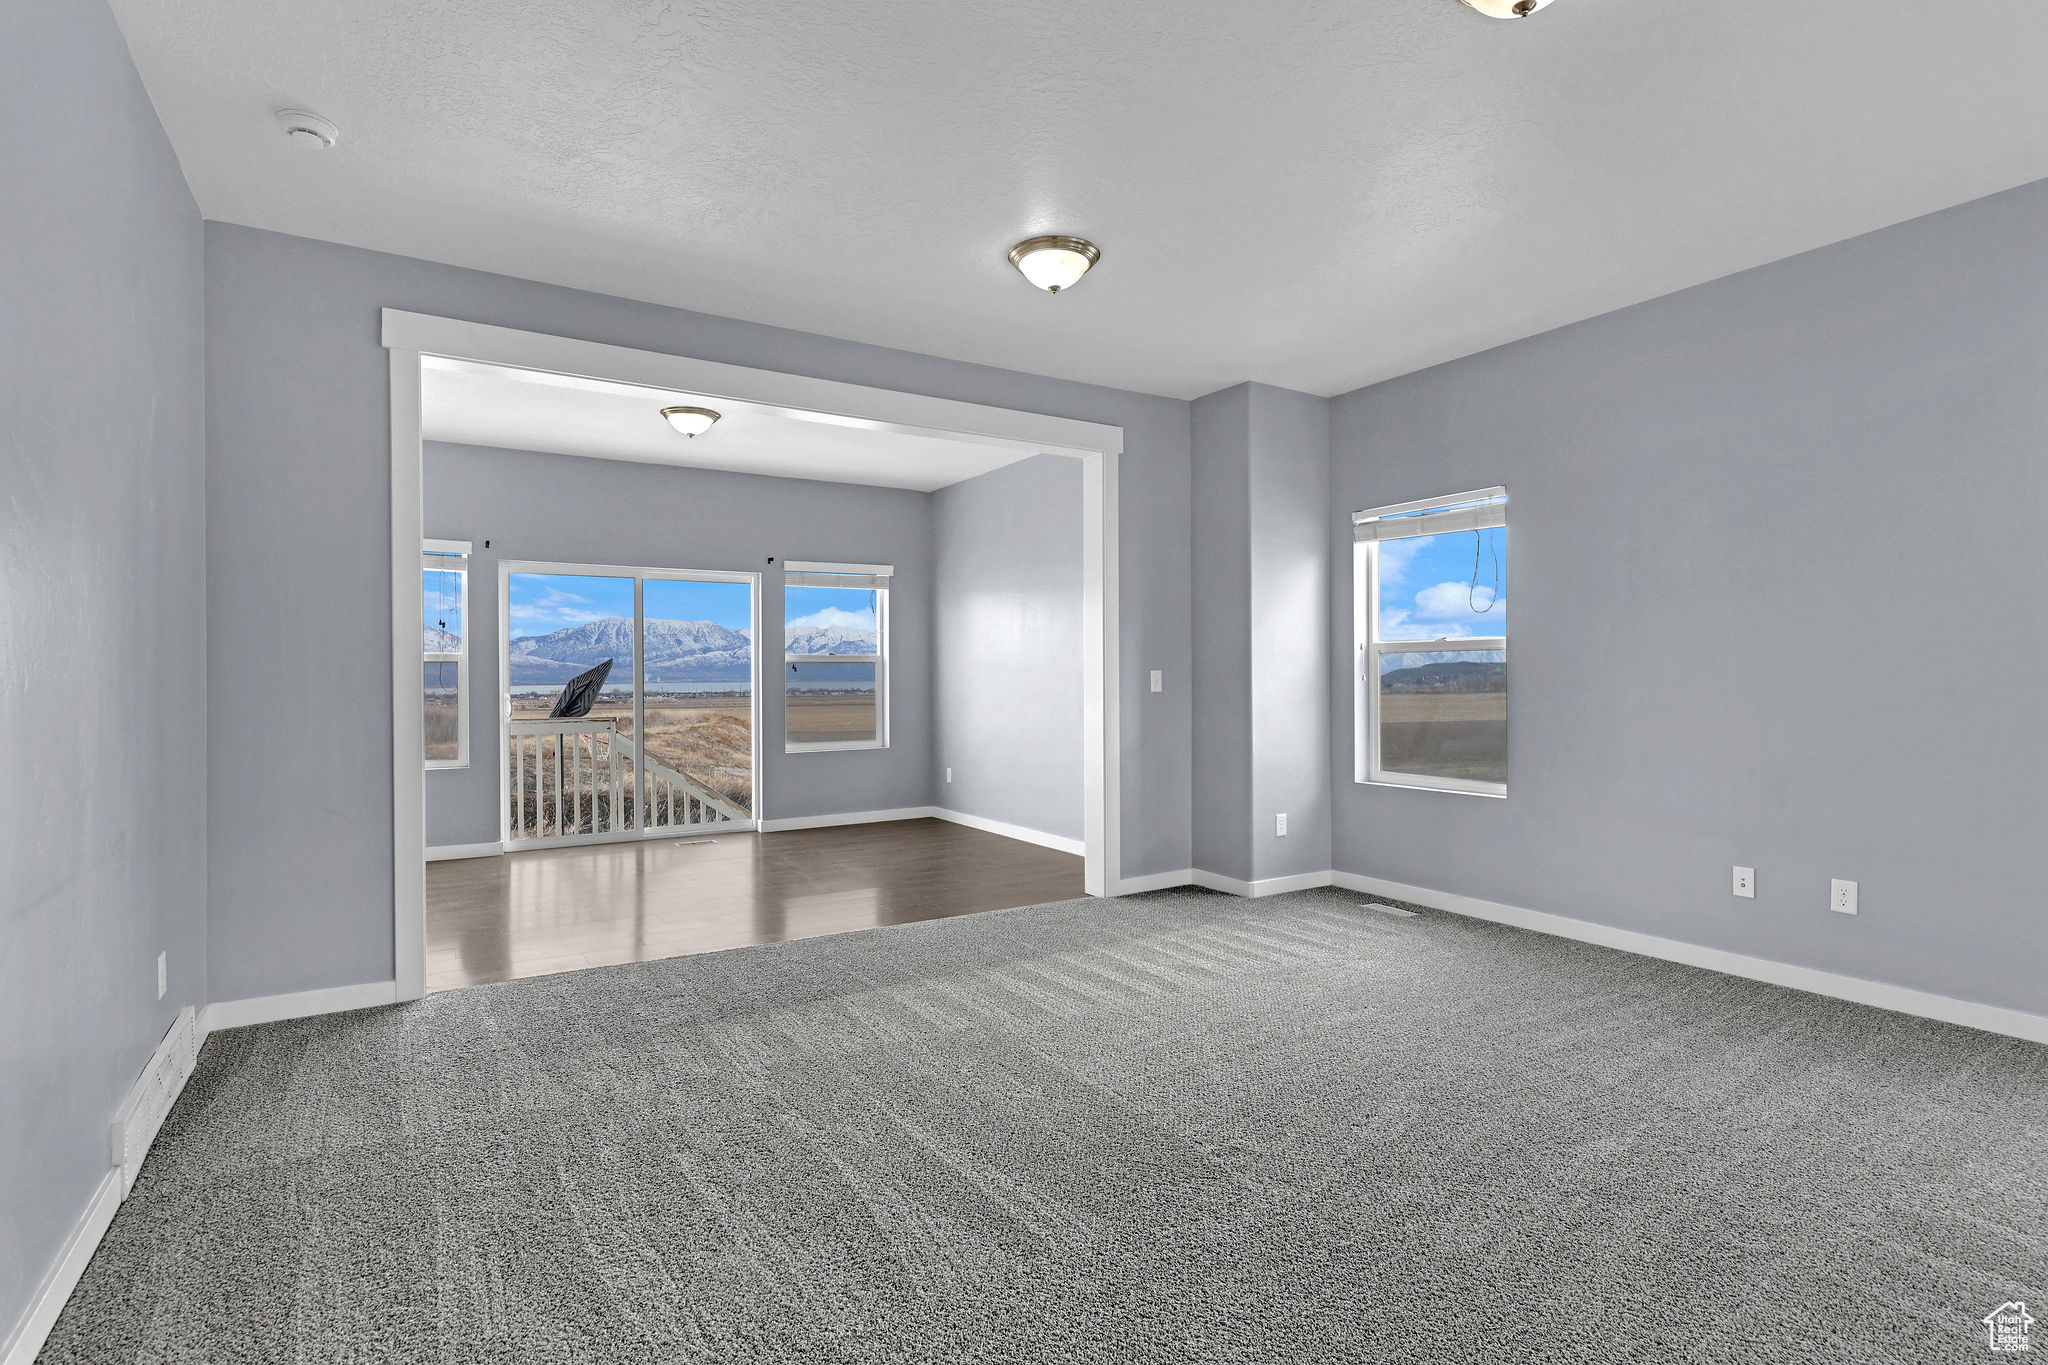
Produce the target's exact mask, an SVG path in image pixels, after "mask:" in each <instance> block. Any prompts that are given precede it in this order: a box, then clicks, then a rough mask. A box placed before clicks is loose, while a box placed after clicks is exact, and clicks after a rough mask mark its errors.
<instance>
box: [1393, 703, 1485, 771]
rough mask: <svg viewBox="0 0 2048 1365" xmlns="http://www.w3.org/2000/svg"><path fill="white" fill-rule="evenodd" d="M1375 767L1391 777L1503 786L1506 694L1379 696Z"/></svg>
mask: <svg viewBox="0 0 2048 1365" xmlns="http://www.w3.org/2000/svg"><path fill="white" fill-rule="evenodd" d="M1380 766H1381V767H1382V768H1384V769H1386V770H1387V771H1388V772H1393V773H1421V774H1425V775H1427V776H1431V777H1463V778H1470V779H1472V780H1474V781H1478V782H1505V781H1507V780H1508V695H1507V693H1505V692H1388V693H1383V694H1382V695H1381V697H1380Z"/></svg>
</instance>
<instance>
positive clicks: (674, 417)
mask: <svg viewBox="0 0 2048 1365" xmlns="http://www.w3.org/2000/svg"><path fill="white" fill-rule="evenodd" d="M661 415H662V416H663V417H666V418H668V424H669V425H670V426H672V427H674V428H675V429H676V430H677V431H680V432H681V433H683V435H685V436H702V435H703V434H704V433H705V432H707V431H709V430H711V424H712V423H713V422H716V421H717V420H718V414H717V413H715V412H713V411H712V410H711V409H710V408H683V407H676V408H663V409H662V410H661Z"/></svg>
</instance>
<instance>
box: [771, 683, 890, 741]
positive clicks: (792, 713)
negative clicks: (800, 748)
mask: <svg viewBox="0 0 2048 1365" xmlns="http://www.w3.org/2000/svg"><path fill="white" fill-rule="evenodd" d="M786 723H787V726H788V730H789V742H790V743H791V744H829V743H834V742H840V743H844V742H847V741H850V740H861V739H873V738H874V737H875V694H874V693H872V692H868V693H831V692H797V693H792V694H791V695H790V697H789V701H788V715H787V722H786Z"/></svg>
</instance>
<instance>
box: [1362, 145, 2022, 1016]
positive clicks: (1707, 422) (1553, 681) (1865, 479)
mask: <svg viewBox="0 0 2048 1365" xmlns="http://www.w3.org/2000/svg"><path fill="white" fill-rule="evenodd" d="M2044 240H2048V183H2044V184H2037V185H2031V186H2027V187H2024V188H2021V189H2018V190H2014V191H2011V192H2009V193H2006V194H2002V195H1998V196H1995V197H1993V198H1990V199H1985V200H1981V201H1978V202H1976V203H1972V204H1967V205H1963V206H1961V207H1959V208H1955V209H1950V210H1948V211H1946V212H1943V213H1939V214H1935V215H1933V216H1931V217H1928V218H1923V219H1919V220H1917V221H1914V222H1910V223H1906V224H1903V225H1900V226H1898V227H1893V228H1889V229H1886V230H1884V231H1882V232H1878V233H1874V234H1871V235H1869V236H1866V237H1861V238H1857V239H1855V240H1853V241H1848V242H1843V243H1839V244H1837V245H1835V246H1831V247H1827V248H1824V249H1822V250H1820V251H1816V252H1812V253H1810V254H1807V255H1804V256H1799V257H1795V258H1793V259H1790V260H1787V261H1782V262H1779V263H1777V264H1775V265H1771V266H1766V267H1764V268H1762V269H1758V270H1753V271H1749V272H1747V273H1745V274H1742V275H1737V276H1733V277H1731V278H1728V279H1725V280H1721V281H1718V282H1716V283H1713V284H1708V285H1704V286H1702V287H1700V288H1697V289H1693V290H1689V291H1687V292H1685V293H1682V294H1677V295H1673V296H1671V297H1668V298H1664V299H1660V300H1657V301H1655V302H1652V303H1647V304H1643V305H1641V306H1639V307H1635V308H1631V309H1628V310H1626V311H1624V312H1620V313H1615V314H1611V315H1609V316H1606V317H1602V318H1597V319H1594V320H1592V321H1590V322H1586V323H1582V324H1579V325H1577V326H1573V327H1568V328H1565V329H1564V330H1562V331H1558V332H1554V333H1550V334H1548V335H1545V336H1541V337H1537V338H1534V339H1532V340H1529V341H1526V342H1521V343H1518V344H1516V345H1513V346H1508V347H1504V348H1502V349H1500V350H1497V351H1493V352H1489V353H1487V354H1484V355H1480V356H1475V357H1472V358H1470V359H1467V360H1463V361H1458V362H1456V363H1453V364H1449V365H1445V366H1442V367H1439V368H1437V369H1433V370H1429V371H1426V372H1423V373H1420V374H1415V375H1410V376H1408V377H1406V378H1402V379H1397V380H1393V381H1391V382H1389V383H1385V384H1381V385H1378V386H1376V387H1373V388H1369V389H1366V390H1363V391H1361V392H1358V393H1353V394H1349V395H1347V396H1345V397H1343V398H1341V399H1338V400H1336V404H1335V410H1334V437H1335V467H1334V469H1333V473H1332V489H1333V492H1334V497H1333V499H1332V503H1331V506H1330V509H1329V522H1328V529H1329V535H1330V538H1331V544H1332V546H1333V547H1334V549H1335V551H1336V553H1335V561H1336V562H1335V563H1334V564H1333V566H1332V570H1333V571H1332V575H1331V579H1330V581H1331V583H1332V585H1333V588H1334V593H1333V602H1332V612H1331V624H1332V629H1333V639H1334V641H1335V643H1336V645H1337V648H1336V650H1335V658H1334V660H1333V665H1334V666H1333V667H1332V669H1331V672H1330V677H1331V681H1332V689H1333V691H1332V700H1333V703H1334V710H1333V714H1334V718H1335V721H1336V724H1335V726H1334V733H1333V736H1332V739H1333V743H1332V756H1333V760H1334V763H1335V766H1336V772H1337V780H1336V781H1335V783H1334V787H1335V795H1336V808H1337V825H1336V835H1335V839H1336V845H1335V847H1336V861H1337V865H1338V867H1340V868H1343V869H1346V870H1350V871H1354V872H1362V873H1368V874H1373V875H1377V876H1382V877H1389V878H1393V879H1396V880H1399V881H1403V882H1408V883H1414V884H1418V885H1422V886H1428V887H1434V888H1438V889H1441V890H1444V891H1452V892H1460V893H1463V894H1466V895H1471V896H1479V897H1484V898H1488V899H1492V900H1498V901H1505V902H1509V903H1512V904H1515V905H1521V906H1527V907H1531V908H1534V909H1538V910H1547V911H1553V912H1556V913H1559V914H1564V915H1571V916H1576V917H1579V918H1583V919H1588V920H1593V921H1597V922H1600V923H1603V924H1610V925H1617V926H1621V927H1625V928H1629V929H1635V930H1642V931H1645V932H1648V933H1653V934H1660V935H1667V936H1669V937H1672V938H1676V939H1681V940H1684V941H1687V942H1691V943H1699V944H1706V945H1711V946H1713V947H1717V948H1723V949H1730V950H1733V951H1736V952H1742V953H1750V954H1755V955H1757V956H1759V957H1766V958H1772V959H1776V960H1779V961H1783V962H1790V963H1796V964H1800V965H1805V966H1811V967H1818V968H1824V969H1827V970H1831V971H1836V972H1843V973H1846V974H1848V975H1851V976H1855V977H1862V978H1867V979H1871V980H1876V981H1884V982H1891V983H1895V984H1899V985H1904V986H1912V987H1918V988H1922V989H1925V990H1930V991H1936V992H1939V993H1941V994H1944V995H1950V996H1956V997H1960V998H1963V999H1967V1000H1975V1001H1981V1002H1985V1003H1989V1004H1994V1005H2004V1006H2010V1007H2014V1008H2018V1009H2024V1010H2031V1011H2036V1012H2040V1011H2043V1010H2048V974H2044V971H2043V968H2044V966H2048V928H2044V921H2043V916H2042V913H2041V906H2042V897H2043V871H2044V866H2048V865H2044V861H2043V857H2042V853H2041V831H2042V828H2043V818H2044V816H2048V795H2044V792H2048V785H2044V783H2043V781H2042V764H2043V761H2044V759H2048V707H2044V706H2043V695H2042V680H2043V678H2044V677H2048V632H2044V630H2043V628H2042V603H2043V601H2044V600H2048V555H2044V554H2043V528H2044V526H2048V458H2044V456H2043V451H2044V448H2048V264H2044V258H2043V256H2042V252H2041V243H2042V242H2043V241H2044ZM1494 483H1502V484H1506V485H1507V487H1508V490H1509V499H1510V501H1509V513H1508V519H1509V532H1508V535H1509V546H1510V552H1509V553H1510V562H1509V566H1508V595H1509V596H1510V597H1511V598H1512V600H1513V604H1514V616H1513V624H1512V627H1511V630H1512V638H1513V645H1512V648H1511V652H1510V664H1509V668H1510V678H1511V684H1510V685H1511V688H1512V693H1511V696H1510V703H1509V704H1510V712H1509V726H1510V729H1509V740H1508V742H1509V763H1510V773H1509V796H1508V798H1507V799H1506V800H1505V801H1500V800H1486V799H1482V798H1476V797H1470V796H1459V795H1450V794H1443V793H1435V792H1422V791H1404V790H1395V789H1389V788H1379V787H1368V786H1360V785H1357V784H1354V783H1353V782H1352V781H1350V780H1349V779H1350V773H1351V759H1350V748H1351V742H1352V721H1351V713H1350V697H1351V685H1350V681H1349V677H1348V671H1347V669H1346V668H1345V667H1344V664H1345V662H1346V661H1347V660H1348V657H1349V651H1350V640H1351V625H1350V610H1351V604H1350V596H1351V587H1350V578H1349V557H1350V547H1349V529H1348V527H1347V526H1346V525H1345V521H1346V517H1345V514H1346V513H1347V512H1349V511H1350V510H1351V509H1354V508H1358V507H1365V506H1372V505H1378V504H1385V503H1391V502H1398V501H1404V500H1407V499H1411V498H1420V497H1429V496H1435V495H1438V494H1443V493H1451V492H1458V491H1462V490H1465V489H1470V488H1476V487H1483V486H1485V485H1488V484H1494ZM1738 863H1739V864H1742V865H1745V866H1754V867H1755V868H1756V871H1757V897H1756V899H1755V900H1753V901H1751V900H1737V899H1735V898H1734V897H1732V896H1731V895H1730V894H1729V868H1730V867H1731V866H1732V865H1734V864H1738ZM1830 877H1845V878H1850V879H1853V880H1856V881H1858V882H1859V883H1860V884H1861V902H1862V905H1861V914H1860V915H1859V916H1857V917H1856V918H1853V919H1852V918H1849V917H1847V916H1843V915H1837V914H1832V913H1830V912H1829V911H1828V910H1827V909H1826V908H1825V905H1826V896H1827V886H1828V879H1829V878H1830Z"/></svg>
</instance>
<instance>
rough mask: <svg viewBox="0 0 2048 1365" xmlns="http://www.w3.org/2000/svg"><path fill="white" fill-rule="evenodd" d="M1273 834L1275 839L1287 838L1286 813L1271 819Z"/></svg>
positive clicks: (1283, 812)
mask: <svg viewBox="0 0 2048 1365" xmlns="http://www.w3.org/2000/svg"><path fill="white" fill-rule="evenodd" d="M1273 834H1274V837H1275V838H1280V839H1285V838H1286V837H1287V812H1285V811H1282V812H1280V813H1279V814H1278V815H1275V816H1274V817H1273Z"/></svg>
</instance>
